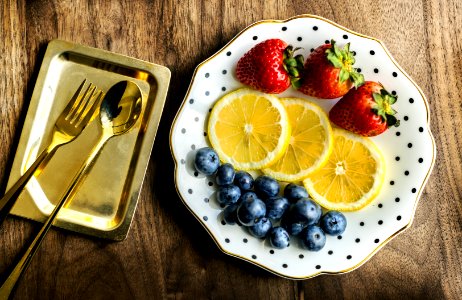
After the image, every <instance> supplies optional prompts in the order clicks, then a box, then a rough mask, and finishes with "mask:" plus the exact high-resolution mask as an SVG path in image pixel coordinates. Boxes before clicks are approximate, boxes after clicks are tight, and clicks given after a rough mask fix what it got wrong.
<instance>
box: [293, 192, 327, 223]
mask: <svg viewBox="0 0 462 300" xmlns="http://www.w3.org/2000/svg"><path fill="white" fill-rule="evenodd" d="M290 214H291V217H292V218H293V220H294V221H297V222H301V223H305V224H306V225H313V224H316V223H318V222H319V219H320V218H321V214H322V210H321V206H319V204H317V203H316V202H314V201H313V200H311V199H309V198H302V199H300V200H298V201H297V202H296V203H295V204H294V205H292V207H291V210H290Z"/></svg>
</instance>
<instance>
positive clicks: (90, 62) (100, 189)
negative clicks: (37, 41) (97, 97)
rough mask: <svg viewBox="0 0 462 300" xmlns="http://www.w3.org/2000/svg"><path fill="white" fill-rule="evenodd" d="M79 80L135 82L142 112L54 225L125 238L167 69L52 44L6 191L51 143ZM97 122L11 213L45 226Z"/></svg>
mask: <svg viewBox="0 0 462 300" xmlns="http://www.w3.org/2000/svg"><path fill="white" fill-rule="evenodd" d="M84 78H86V79H87V80H88V81H90V82H92V83H94V84H95V85H96V86H97V87H98V88H99V89H101V90H102V91H103V92H106V91H107V90H108V89H109V88H110V87H111V86H112V85H113V84H115V83H117V82H118V81H121V80H131V81H133V82H135V83H136V84H137V85H138V86H139V87H140V89H141V92H142V101H143V104H142V112H141V115H140V117H139V119H138V121H137V123H136V124H135V126H134V128H132V130H130V131H129V132H128V133H126V134H124V135H121V136H119V137H116V138H113V139H111V140H109V141H108V143H107V144H106V145H105V147H104V148H103V150H102V152H101V155H100V156H99V157H98V159H97V160H96V163H95V165H94V166H93V168H92V169H91V171H90V173H89V174H88V177H87V178H86V180H85V181H84V183H83V184H82V186H81V187H80V189H79V191H78V192H77V193H76V195H75V197H74V198H73V199H72V201H71V203H70V204H69V205H68V206H67V207H64V208H62V209H61V211H60V213H59V215H58V216H57V219H56V221H55V223H54V225H55V226H57V227H60V228H64V229H67V230H71V231H75V232H79V233H83V234H88V235H93V236H97V237H102V238H108V239H113V240H123V239H124V238H125V237H126V236H127V234H128V231H129V228H130V224H131V221H132V218H133V214H134V212H135V208H136V204H137V202H138V198H139V194H140V191H141V186H142V183H143V179H144V175H145V172H146V168H147V165H148V162H149V157H150V154H151V150H152V147H153V145H154V139H155V136H156V132H157V128H158V125H159V121H160V117H161V114H162V110H163V106H164V103H165V97H166V94H167V89H168V85H169V82H170V71H169V69H167V68H166V67H163V66H159V65H155V64H152V63H148V62H144V61H141V60H138V59H134V58H130V57H127V56H123V55H118V54H114V53H111V52H108V51H104V50H100V49H95V48H90V47H86V46H81V45H76V44H73V43H69V42H65V41H60V40H53V41H51V42H50V43H49V44H48V47H47V50H46V53H45V56H44V58H43V62H42V66H41V68H40V72H39V74H38V78H37V82H36V85H35V88H34V92H33V94H32V99H31V101H30V105H29V110H28V112H27V116H26V119H25V122H24V127H23V130H22V133H21V138H20V141H19V145H18V148H17V152H16V156H15V158H14V162H13V166H12V169H11V173H10V177H9V181H8V188H9V187H10V186H11V185H13V184H14V182H16V181H17V179H18V178H19V177H20V176H21V175H22V174H23V173H24V172H25V171H26V170H27V167H28V166H29V165H31V164H32V163H33V162H34V160H35V158H36V157H37V156H38V154H39V153H40V152H41V151H42V150H43V149H44V148H45V147H46V146H47V145H48V143H49V141H50V138H51V134H50V133H51V130H52V128H53V126H54V123H55V121H56V119H57V117H58V116H59V114H60V113H61V112H62V110H63V109H64V107H65V106H66V104H67V102H68V101H69V100H70V99H71V97H72V95H73V94H74V92H75V91H76V90H77V88H78V86H79V85H80V83H81V82H82V81H83V79H84ZM98 122H99V121H98V120H97V118H96V119H95V120H93V122H92V123H91V124H89V125H88V126H87V128H86V129H85V130H84V131H83V132H82V134H81V135H80V136H79V137H77V139H76V140H74V141H73V142H71V143H69V144H67V145H64V146H62V147H60V148H59V149H58V151H57V152H56V153H55V155H54V156H53V158H52V159H51V160H50V162H49V163H48V165H47V166H46V167H45V169H44V170H43V172H42V173H41V174H40V175H39V176H38V177H32V178H31V180H30V182H29V183H28V185H27V186H26V188H25V190H24V191H23V192H22V194H21V196H20V197H19V199H18V200H17V203H16V204H15V206H14V207H13V209H12V212H11V213H12V214H14V215H17V216H21V217H25V218H28V219H32V220H36V221H40V222H44V221H45V219H46V218H47V216H48V215H49V214H50V213H51V211H52V210H53V208H54V206H55V203H56V202H57V201H58V199H59V197H60V196H61V195H62V194H63V193H64V191H65V189H66V187H67V186H68V185H69V184H70V181H71V179H72V178H73V177H74V175H75V174H76V172H77V171H78V169H79V167H80V165H81V164H82V163H83V162H84V160H85V158H86V156H87V155H88V154H89V152H90V150H91V149H92V147H93V145H94V144H95V142H96V140H97V137H98V132H99V126H100V125H99V124H98Z"/></svg>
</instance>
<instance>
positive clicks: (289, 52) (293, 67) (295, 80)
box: [283, 45, 304, 89]
mask: <svg viewBox="0 0 462 300" xmlns="http://www.w3.org/2000/svg"><path fill="white" fill-rule="evenodd" d="M300 49H302V48H300V47H297V48H295V49H294V47H293V46H291V45H289V46H287V47H286V49H285V50H284V53H283V66H284V70H285V71H286V72H287V74H289V77H290V82H291V84H292V86H293V87H294V88H296V89H298V88H299V87H300V85H301V83H300V74H301V72H302V71H303V63H304V58H303V55H301V54H298V55H297V56H294V52H295V51H298V50H300Z"/></svg>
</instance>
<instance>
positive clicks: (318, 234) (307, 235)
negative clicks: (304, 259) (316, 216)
mask: <svg viewBox="0 0 462 300" xmlns="http://www.w3.org/2000/svg"><path fill="white" fill-rule="evenodd" d="M300 239H301V240H302V245H303V246H304V247H305V248H306V249H308V250H310V251H319V250H321V249H322V248H323V247H324V245H325V244H326V235H325V234H324V231H322V229H321V228H319V227H318V226H316V225H311V226H308V227H307V228H306V229H305V230H303V231H302V233H301V234H300Z"/></svg>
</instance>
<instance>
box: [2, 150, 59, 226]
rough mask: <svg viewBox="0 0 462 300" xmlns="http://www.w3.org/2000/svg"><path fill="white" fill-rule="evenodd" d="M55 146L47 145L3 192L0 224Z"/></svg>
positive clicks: (48, 158) (51, 153) (46, 160)
mask: <svg viewBox="0 0 462 300" xmlns="http://www.w3.org/2000/svg"><path fill="white" fill-rule="evenodd" d="M56 149H57V147H49V148H46V149H45V150H43V151H42V153H40V155H39V156H38V157H37V159H36V160H35V161H34V163H33V164H32V165H31V166H30V167H29V168H28V169H27V171H26V173H24V175H22V176H21V177H20V178H19V180H18V181H16V183H15V184H14V185H13V186H12V187H11V188H10V189H9V190H8V191H7V192H6V193H5V195H4V196H3V197H2V199H0V226H1V225H2V223H3V221H5V219H6V216H7V215H8V214H9V213H10V210H11V208H12V207H13V206H14V204H15V203H16V199H17V198H18V197H19V195H20V194H21V193H22V190H23V189H24V187H25V186H26V185H27V183H28V182H29V179H30V178H31V177H32V176H33V175H34V174H35V172H36V171H38V172H39V171H40V170H37V169H38V168H39V167H40V165H41V164H42V163H44V162H48V161H49V160H50V158H51V156H52V155H53V154H54V153H55V152H56Z"/></svg>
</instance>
